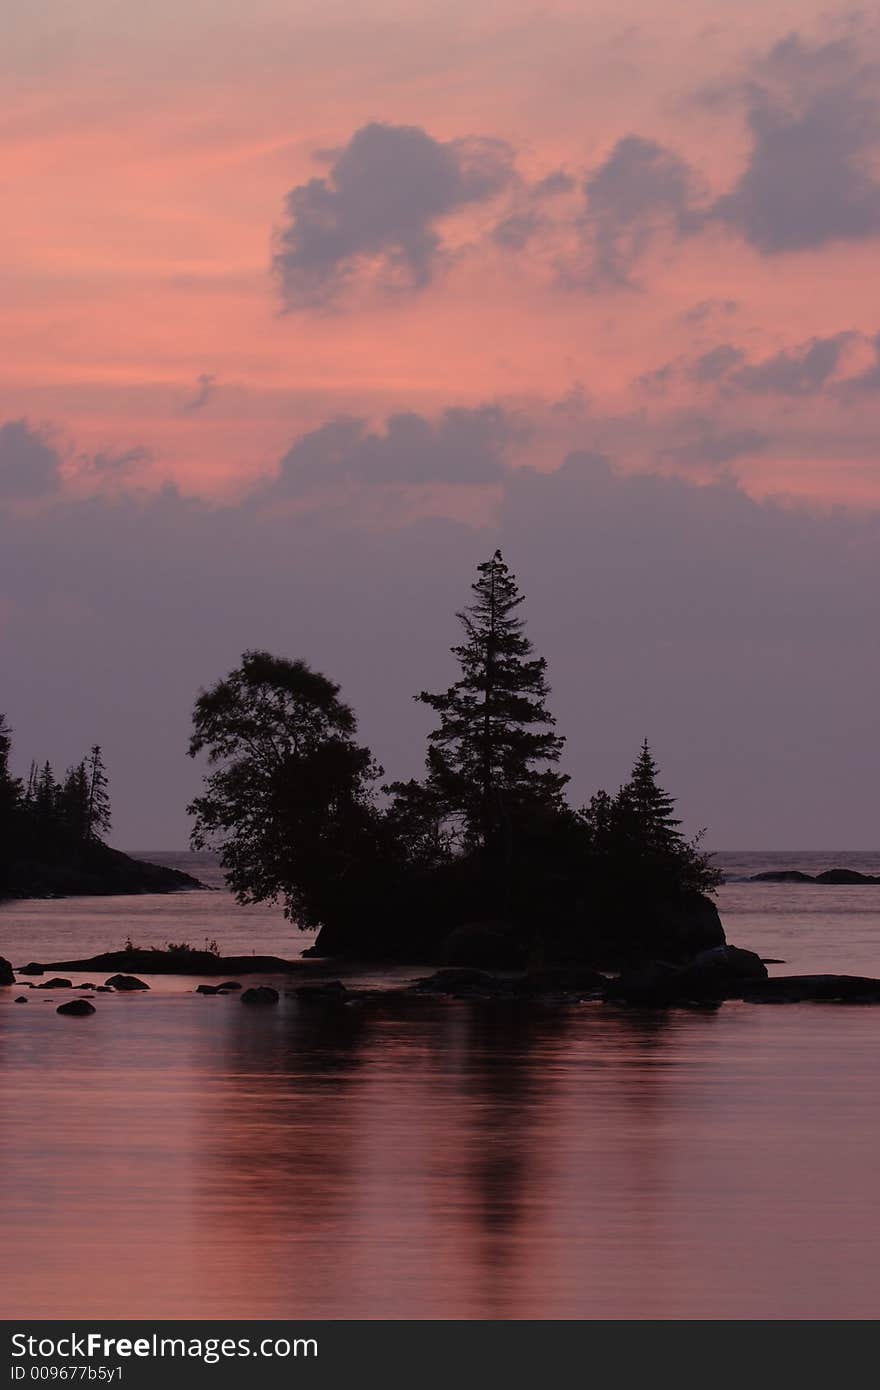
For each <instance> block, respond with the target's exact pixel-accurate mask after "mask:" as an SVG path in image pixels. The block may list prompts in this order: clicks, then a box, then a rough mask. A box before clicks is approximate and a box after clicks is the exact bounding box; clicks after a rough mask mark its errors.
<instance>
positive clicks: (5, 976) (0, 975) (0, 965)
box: [0, 956, 15, 985]
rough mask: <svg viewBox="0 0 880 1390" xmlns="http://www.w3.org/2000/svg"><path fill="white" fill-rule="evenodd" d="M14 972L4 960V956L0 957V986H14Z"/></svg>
mask: <svg viewBox="0 0 880 1390" xmlns="http://www.w3.org/2000/svg"><path fill="white" fill-rule="evenodd" d="M14 984H15V971H14V970H13V968H12V966H11V965H10V964H9V961H8V960H6V958H5V956H0V985H14Z"/></svg>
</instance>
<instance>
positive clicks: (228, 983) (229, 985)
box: [217, 980, 241, 994]
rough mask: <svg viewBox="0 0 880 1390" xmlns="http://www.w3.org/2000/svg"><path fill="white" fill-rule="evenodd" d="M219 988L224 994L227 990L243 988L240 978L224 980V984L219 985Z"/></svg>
mask: <svg viewBox="0 0 880 1390" xmlns="http://www.w3.org/2000/svg"><path fill="white" fill-rule="evenodd" d="M217 988H218V989H219V990H220V992H221V993H222V994H225V993H227V991H229V992H231V991H232V990H236V989H241V985H240V984H239V983H238V980H224V981H223V984H222V985H218V986H217Z"/></svg>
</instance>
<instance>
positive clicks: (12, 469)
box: [0, 420, 61, 501]
mask: <svg viewBox="0 0 880 1390" xmlns="http://www.w3.org/2000/svg"><path fill="white" fill-rule="evenodd" d="M60 462H61V460H60V458H59V455H58V452H57V450H56V449H55V448H54V447H53V446H52V445H51V444H50V443H49V442H48V440H47V439H46V438H45V437H44V436H43V435H42V434H41V433H40V431H39V430H35V429H34V428H33V427H32V426H31V425H29V424H28V422H27V421H26V420H7V421H6V423H5V424H4V425H0V500H4V499H5V500H9V501H17V500H20V499H25V498H34V497H44V496H46V494H47V493H52V492H54V491H55V490H56V489H57V488H58V486H59V483H60Z"/></svg>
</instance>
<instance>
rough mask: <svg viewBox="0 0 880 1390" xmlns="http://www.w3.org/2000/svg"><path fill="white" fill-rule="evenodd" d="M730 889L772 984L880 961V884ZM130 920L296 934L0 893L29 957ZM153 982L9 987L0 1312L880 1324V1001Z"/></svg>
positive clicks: (279, 937)
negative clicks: (488, 994) (86, 998)
mask: <svg viewBox="0 0 880 1390" xmlns="http://www.w3.org/2000/svg"><path fill="white" fill-rule="evenodd" d="M163 857H164V858H166V860H167V858H168V857H167V856H163ZM173 862H175V863H177V864H179V865H180V866H181V867H186V863H185V862H183V860H182V859H181V858H179V857H175V859H174V860H173ZM723 862H724V866H725V868H726V870H727V872H728V873H729V874H730V875H731V876H732V877H734V878H740V879H741V878H743V877H745V876H747V875H748V874H749V873H753V872H759V871H760V870H761V869H764V868H771V867H794V868H801V869H805V870H807V871H808V872H818V871H819V870H821V869H823V868H827V867H831V866H832V865H834V864H846V865H848V866H852V867H856V868H860V869H862V870H864V871H866V872H880V855H875V856H870V855H844V854H843V853H837V854H831V855H823V856H819V855H798V856H784V855H764V856H742V855H739V856H723ZM196 872H199V876H200V877H203V878H205V877H206V876H209V875H210V872H211V871H210V868H206V867H204V866H202V867H201V869H197V870H196ZM719 903H720V907H721V911H722V916H723V917H724V920H725V925H726V927H727V933H728V937H729V939H730V940H731V941H734V942H736V943H737V944H740V945H744V946H750V947H752V948H754V949H758V950H760V951H761V952H762V954H765V955H771V956H778V957H782V958H784V959H785V961H786V964H785V965H784V966H776V967H772V968H773V969H774V970H775V971H777V972H781V973H795V972H801V971H813V970H826V969H830V970H835V971H839V972H841V973H865V974H876V975H880V886H878V887H873V886H872V887H857V888H827V887H812V886H811V885H789V884H786V885H772V884H749V883H745V882H737V881H730V882H728V883H727V884H726V885H725V886H724V888H723V889H722V890H721V894H720V898H719ZM129 934H130V935H131V936H132V937H133V939H135V941H136V942H138V943H139V944H142V945H149V944H159V945H161V944H163V943H164V942H165V941H169V940H181V939H187V940H189V941H191V942H192V944H194V945H200V944H202V943H203V942H204V939H205V938H206V937H207V938H209V939H210V938H216V939H217V940H218V941H219V943H220V945H221V947H222V949H223V950H224V951H233V950H235V951H241V950H244V951H247V950H255V951H257V952H260V953H263V952H271V953H273V954H281V955H293V954H294V953H295V952H296V951H297V950H299V949H302V947H303V946H304V945H307V944H309V942H310V939H311V938H310V937H308V936H304V935H301V934H299V933H297V932H295V930H294V929H293V928H291V926H290V924H288V923H286V922H284V920H283V918H281V917H280V914H279V913H277V911H275V910H274V909H267V908H263V907H254V908H241V907H238V906H237V905H236V904H234V903H233V902H232V901H231V899H229V898H228V897H227V896H226V895H225V894H223V893H209V894H192V895H174V896H173V897H162V898H154V897H149V898H134V899H80V900H77V901H67V902H61V901H57V902H40V903H17V904H7V905H6V906H4V907H2V908H0V954H4V955H7V956H9V957H11V958H12V959H13V960H14V961H15V962H16V963H18V964H21V963H23V961H24V960H25V959H45V958H52V957H56V958H59V959H62V958H64V957H65V956H67V957H70V956H73V955H78V954H83V955H87V954H89V953H90V952H92V951H96V950H100V949H107V948H112V947H115V946H121V945H122V943H123V942H124V940H125V938H126V936H128V935H129ZM392 973H393V974H394V975H395V976H397V977H399V976H400V975H401V974H403V975H410V974H414V973H417V972H414V971H404V972H400V971H398V972H392ZM75 978H79V976H76V977H75ZM151 983H152V984H153V985H154V989H153V990H152V991H151V993H150V994H149V995H145V996H138V995H119V996H114V995H106V996H103V995H102V996H99V997H98V1000H97V1001H96V1003H97V1005H98V1012H97V1014H96V1015H95V1016H94V1017H92V1018H89V1019H85V1020H74V1019H62V1018H59V1017H58V1016H57V1015H56V1013H55V1008H54V1007H52V1005H56V1004H57V1003H58V1002H59V1000H60V999H61V998H64V997H67V996H66V995H63V994H62V995H58V996H56V995H50V996H49V998H48V1000H46V996H45V995H41V994H37V993H35V992H31V991H26V992H27V993H28V994H29V995H30V1002H29V1003H28V1005H27V1006H16V1005H14V1004H13V1003H12V1000H13V999H14V997H15V995H16V994H17V993H18V991H17V990H15V989H12V990H3V991H2V992H0V1085H2V1087H3V1098H2V1100H3V1103H2V1109H0V1116H2V1118H0V1164H2V1172H3V1175H4V1181H3V1192H4V1204H3V1205H4V1220H3V1226H2V1235H0V1241H2V1252H3V1274H2V1275H0V1280H2V1286H3V1287H2V1304H0V1306H2V1307H3V1310H4V1315H5V1316H7V1317H21V1316H28V1317H38V1316H42V1317H69V1318H80V1319H82V1318H86V1317H89V1318H91V1317H104V1318H109V1317H145V1318H159V1317H208V1318H218V1319H219V1318H229V1317H245V1318H249V1317H266V1318H270V1317H296V1316H302V1317H308V1316H314V1317H338V1316H348V1317H357V1318H383V1317H406V1318H415V1317H429V1318H449V1317H476V1318H486V1317H496V1318H551V1317H561V1318H580V1317H588V1318H590V1317H597V1318H622V1317H635V1318H691V1317H695V1318H750V1317H756V1318H831V1317H841V1318H871V1317H876V1316H877V1313H878V1292H877V1291H878V1289H880V1240H878V1235H880V1229H878V1227H880V1218H878V1216H877V1202H876V1174H877V1171H878V1167H880V1162H878V1161H880V1121H878V1116H877V1105H876V1099H877V1082H876V1066H877V1048H878V1036H880V1010H877V1009H873V1008H858V1007H852V1008H845V1007H835V1006H830V1005H789V1006H785V1007H770V1006H763V1007H762V1006H756V1005H745V1004H733V1003H732V1004H726V1005H724V1006H723V1007H722V1008H721V1009H719V1010H717V1011H714V1012H711V1011H702V1010H701V1011H689V1010H672V1011H669V1012H666V1013H652V1012H641V1011H627V1010H622V1009H621V1010H617V1009H612V1008H610V1007H608V1006H603V1005H598V1004H584V1005H579V1006H576V1007H571V1008H540V1007H535V1006H533V1005H532V1006H529V1005H514V1004H499V1003H482V1004H474V1003H466V1002H449V1003H445V1002H439V1001H438V1002H436V1003H435V1002H428V1001H426V1000H419V1001H405V1002H400V1001H390V1000H389V1001H388V1002H387V1003H386V1004H385V1005H384V1006H381V1007H373V1006H370V1007H367V1008H363V1007H362V1008H357V1007H351V1008H346V1009H344V1010H342V1011H334V1012H333V1013H332V1015H330V1014H327V1013H324V1012H323V1011H322V1010H320V1009H318V1010H315V1009H307V1008H305V1007H303V1006H302V1005H299V1004H297V1003H296V1002H295V1001H293V1000H287V999H283V1000H282V1003H281V1005H280V1006H279V1007H278V1008H275V1009H269V1010H265V1011H262V1010H248V1009H246V1008H244V1007H243V1006H242V1005H241V1004H240V1002H239V1001H238V999H236V998H209V999H204V998H195V997H193V995H192V994H191V992H190V991H191V990H192V986H193V981H190V980H172V979H167V978H166V979H155V978H154V979H153V980H152V981H151ZM44 1001H45V1002H44Z"/></svg>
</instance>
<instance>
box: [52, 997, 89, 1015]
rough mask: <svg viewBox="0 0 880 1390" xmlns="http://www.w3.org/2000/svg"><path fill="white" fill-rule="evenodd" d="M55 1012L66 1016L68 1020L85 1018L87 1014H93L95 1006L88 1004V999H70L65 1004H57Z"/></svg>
mask: <svg viewBox="0 0 880 1390" xmlns="http://www.w3.org/2000/svg"><path fill="white" fill-rule="evenodd" d="M55 1012H56V1014H66V1015H67V1016H68V1017H69V1018H85V1017H86V1016H87V1015H88V1014H93V1013H95V1006H94V1004H90V1003H89V1001H88V999H71V1000H70V1001H69V1002H68V1003H67V1004H59V1005H58V1008H57V1009H56V1010H55Z"/></svg>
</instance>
